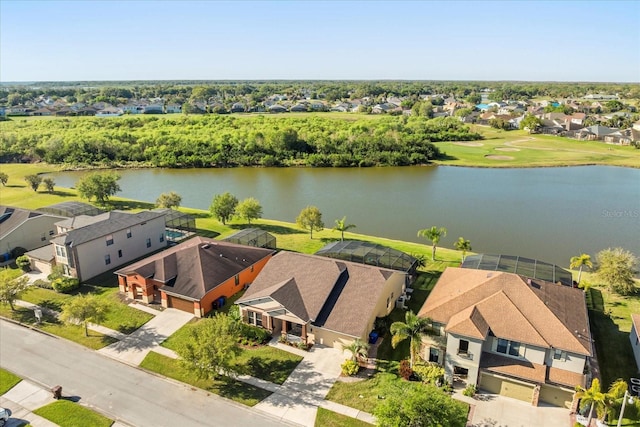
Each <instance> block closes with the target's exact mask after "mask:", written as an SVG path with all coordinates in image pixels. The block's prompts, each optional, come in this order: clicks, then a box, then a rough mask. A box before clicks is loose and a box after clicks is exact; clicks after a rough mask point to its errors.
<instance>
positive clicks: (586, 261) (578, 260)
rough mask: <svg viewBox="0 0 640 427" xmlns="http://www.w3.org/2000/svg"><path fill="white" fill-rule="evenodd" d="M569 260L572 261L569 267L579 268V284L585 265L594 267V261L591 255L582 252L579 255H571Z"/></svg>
mask: <svg viewBox="0 0 640 427" xmlns="http://www.w3.org/2000/svg"><path fill="white" fill-rule="evenodd" d="M569 262H570V264H569V268H571V269H576V268H579V270H578V284H580V278H581V277H582V268H583V267H587V268H593V263H592V262H591V255H587V254H580V255H578V256H574V257H571V260H570V261H569Z"/></svg>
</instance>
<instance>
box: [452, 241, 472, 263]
mask: <svg viewBox="0 0 640 427" xmlns="http://www.w3.org/2000/svg"><path fill="white" fill-rule="evenodd" d="M453 246H454V247H455V248H456V249H457V250H459V251H462V262H464V258H465V256H466V255H467V252H468V251H470V250H471V242H470V241H469V240H464V238H463V237H458V241H457V242H455V243H454V244H453Z"/></svg>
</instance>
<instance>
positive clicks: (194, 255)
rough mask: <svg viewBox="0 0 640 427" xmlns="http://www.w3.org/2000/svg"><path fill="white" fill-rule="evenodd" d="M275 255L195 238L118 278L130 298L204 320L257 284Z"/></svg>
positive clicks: (122, 272) (124, 270)
mask: <svg viewBox="0 0 640 427" xmlns="http://www.w3.org/2000/svg"><path fill="white" fill-rule="evenodd" d="M274 253H275V250H273V249H263V248H256V247H252V246H245V245H238V244H235V243H229V242H223V241H219V240H211V239H205V238H202V237H194V238H192V239H190V240H187V241H185V242H183V243H181V244H179V245H176V246H173V247H171V248H169V249H166V250H164V251H162V252H159V253H156V254H153V255H151V256H149V257H147V258H145V259H143V260H141V261H138V262H136V263H133V264H131V265H129V266H127V267H125V268H122V269H120V270H118V271H116V272H115V274H116V275H118V283H119V286H120V292H122V293H125V294H127V296H128V297H129V298H133V299H139V300H142V301H143V302H146V303H152V302H160V303H161V304H162V306H163V307H165V308H167V307H172V308H177V309H179V310H183V311H186V312H188V313H192V314H193V315H194V316H196V317H202V316H204V315H206V314H207V313H209V312H210V311H211V310H213V309H215V308H218V307H219V306H221V305H222V304H221V302H223V301H225V300H226V299H227V298H230V297H232V296H233V295H235V294H237V293H238V292H240V291H241V290H243V289H244V288H245V287H246V286H248V284H250V283H251V282H253V280H254V279H255V278H256V276H257V275H258V273H260V271H261V270H262V268H263V267H264V265H265V264H266V263H267V261H268V260H269V259H270V258H271V256H272V255H273V254H274ZM221 299H222V301H221Z"/></svg>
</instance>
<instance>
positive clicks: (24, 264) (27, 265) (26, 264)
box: [16, 255, 31, 273]
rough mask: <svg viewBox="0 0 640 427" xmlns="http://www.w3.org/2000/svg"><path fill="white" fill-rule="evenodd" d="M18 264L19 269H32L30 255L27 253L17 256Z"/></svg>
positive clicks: (25, 270)
mask: <svg viewBox="0 0 640 427" xmlns="http://www.w3.org/2000/svg"><path fill="white" fill-rule="evenodd" d="M16 265H17V266H18V268H19V269H21V270H22V271H24V272H25V273H26V272H27V271H31V261H30V260H29V257H28V256H26V255H22V256H19V257H18V258H16Z"/></svg>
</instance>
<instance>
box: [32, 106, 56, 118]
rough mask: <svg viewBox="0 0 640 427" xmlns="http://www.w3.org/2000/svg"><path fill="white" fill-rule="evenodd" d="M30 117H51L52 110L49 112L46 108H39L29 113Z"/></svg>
mask: <svg viewBox="0 0 640 427" xmlns="http://www.w3.org/2000/svg"><path fill="white" fill-rule="evenodd" d="M31 115H33V116H53V110H51V109H50V108H48V107H40V108H38V109H37V110H36V111H34V112H33V113H31Z"/></svg>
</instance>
